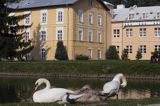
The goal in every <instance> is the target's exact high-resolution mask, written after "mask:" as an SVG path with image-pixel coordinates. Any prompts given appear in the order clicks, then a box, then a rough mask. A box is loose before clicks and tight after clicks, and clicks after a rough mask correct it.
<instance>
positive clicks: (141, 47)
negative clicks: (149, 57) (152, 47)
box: [140, 45, 146, 53]
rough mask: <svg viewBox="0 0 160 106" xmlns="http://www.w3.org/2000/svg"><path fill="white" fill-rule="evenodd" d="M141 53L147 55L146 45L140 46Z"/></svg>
mask: <svg viewBox="0 0 160 106" xmlns="http://www.w3.org/2000/svg"><path fill="white" fill-rule="evenodd" d="M140 51H141V53H146V45H140Z"/></svg>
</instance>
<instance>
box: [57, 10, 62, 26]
mask: <svg viewBox="0 0 160 106" xmlns="http://www.w3.org/2000/svg"><path fill="white" fill-rule="evenodd" d="M63 20H64V10H63V8H59V9H57V10H56V22H57V23H59V24H60V23H63Z"/></svg>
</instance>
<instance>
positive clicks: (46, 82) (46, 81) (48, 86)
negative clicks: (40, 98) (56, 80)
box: [43, 80, 51, 89]
mask: <svg viewBox="0 0 160 106" xmlns="http://www.w3.org/2000/svg"><path fill="white" fill-rule="evenodd" d="M43 83H45V84H46V87H45V88H44V89H50V88H51V84H50V82H49V81H48V80H43Z"/></svg>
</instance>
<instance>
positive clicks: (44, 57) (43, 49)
mask: <svg viewBox="0 0 160 106" xmlns="http://www.w3.org/2000/svg"><path fill="white" fill-rule="evenodd" d="M40 53H41V59H42V60H46V50H45V48H41V50H40Z"/></svg>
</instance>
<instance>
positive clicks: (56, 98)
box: [33, 78, 75, 103]
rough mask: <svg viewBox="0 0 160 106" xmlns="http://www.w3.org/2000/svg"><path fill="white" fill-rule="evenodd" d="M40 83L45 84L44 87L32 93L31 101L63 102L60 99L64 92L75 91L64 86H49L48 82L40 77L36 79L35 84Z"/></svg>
mask: <svg viewBox="0 0 160 106" xmlns="http://www.w3.org/2000/svg"><path fill="white" fill-rule="evenodd" d="M42 83H45V84H46V88H44V89H42V90H38V91H36V92H35V93H34V94H33V101H34V102H37V103H50V102H58V103H61V102H63V101H62V99H63V97H64V96H65V95H66V93H71V94H72V93H73V94H74V93H75V92H74V91H72V90H68V89H64V88H51V87H50V82H49V81H48V80H46V79H44V78H40V79H38V80H37V81H36V83H35V85H38V86H40V85H41V84H42Z"/></svg>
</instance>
